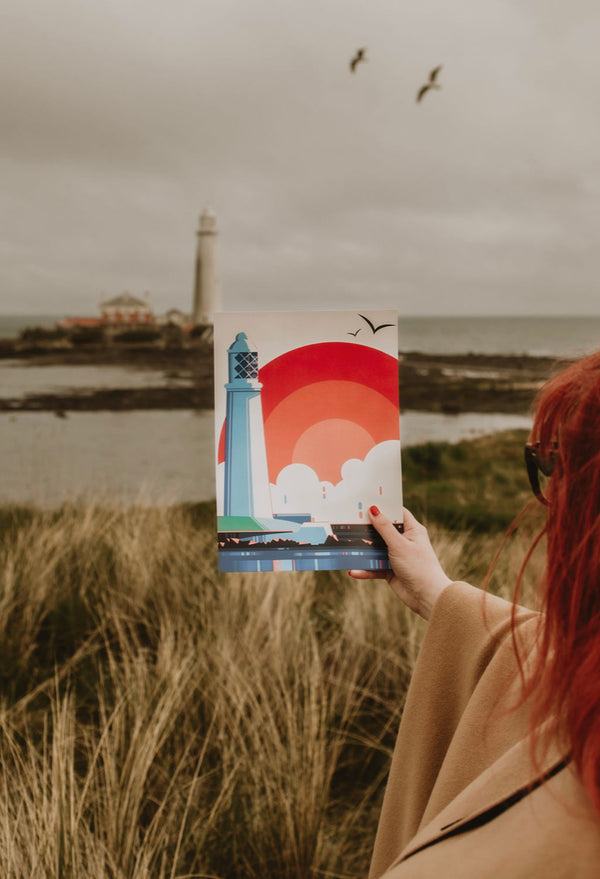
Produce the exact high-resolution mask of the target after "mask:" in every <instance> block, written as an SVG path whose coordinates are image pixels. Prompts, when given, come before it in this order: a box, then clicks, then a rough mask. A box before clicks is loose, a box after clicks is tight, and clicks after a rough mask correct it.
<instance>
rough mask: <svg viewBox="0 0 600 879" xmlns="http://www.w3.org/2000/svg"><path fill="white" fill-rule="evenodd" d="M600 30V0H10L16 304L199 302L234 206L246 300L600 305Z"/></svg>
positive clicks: (5, 81)
mask: <svg viewBox="0 0 600 879" xmlns="http://www.w3.org/2000/svg"><path fill="white" fill-rule="evenodd" d="M599 26H600V4H598V2H597V0H569V2H566V0H452V2H449V0H361V2H358V0H4V3H3V4H2V12H1V13H0V33H1V35H2V36H1V37H0V41H1V44H2V45H1V52H0V95H1V121H2V128H1V132H2V134H1V142H0V163H1V181H2V195H3V205H2V228H1V230H0V241H1V251H0V272H1V280H0V311H1V312H3V313H10V312H27V313H35V312H40V313H41V312H63V313H69V314H93V313H96V309H97V304H98V302H99V300H100V297H101V296H102V295H103V294H105V295H107V296H113V295H116V294H117V293H121V292H123V291H125V290H128V291H129V292H131V293H133V294H135V295H140V296H141V295H143V293H144V291H149V292H150V296H151V302H152V304H153V305H154V307H155V308H156V309H157V311H161V310H165V309H166V308H168V307H171V306H176V307H179V308H182V309H185V310H189V309H191V303H192V286H193V269H194V253H195V247H196V235H195V233H196V229H197V226H198V217H199V214H200V213H201V211H202V209H203V207H204V206H206V205H209V206H211V207H212V208H213V210H214V211H215V212H216V214H217V218H218V226H219V230H220V238H219V255H220V265H221V276H222V284H223V307H224V309H225V310H243V309H245V308H248V309H269V308H275V309H290V308H296V307H307V308H313V307H319V308H345V307H348V308H354V307H359V306H364V305H365V303H368V304H369V305H370V306H372V307H377V308H397V309H399V310H400V311H401V312H402V313H405V314H426V315H431V314H433V315H435V314H513V313H514V314H536V313H542V314H600V299H599V297H598V277H599V271H598V269H599V267H600V251H599V249H598V247H597V243H596V238H597V235H598V231H599V228H600V224H599V222H598V220H599V211H598V205H599V200H600V112H599V108H600V87H599V86H600V59H599V54H598V37H599V34H600V27H599ZM359 46H366V47H367V58H368V61H367V63H364V64H361V65H359V66H358V68H357V70H356V72H355V74H351V73H350V70H349V61H350V58H351V57H352V55H353V53H354V51H355V50H356V49H357V48H358V47H359ZM439 64H441V65H443V68H442V71H441V73H440V75H439V82H440V84H441V89H440V90H439V91H431V92H429V93H428V94H427V95H426V96H425V98H424V99H423V101H422V103H419V104H417V103H416V101H415V96H416V93H417V90H418V88H419V86H420V85H421V84H422V83H423V82H424V81H425V80H426V78H427V76H428V73H429V71H430V70H431V69H432V68H433V67H435V66H437V65H439Z"/></svg>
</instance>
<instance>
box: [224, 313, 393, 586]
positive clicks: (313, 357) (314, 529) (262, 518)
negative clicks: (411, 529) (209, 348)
mask: <svg viewBox="0 0 600 879" xmlns="http://www.w3.org/2000/svg"><path fill="white" fill-rule="evenodd" d="M214 336H215V342H214V344H215V431H216V458H217V461H216V473H217V531H218V543H219V568H220V570H221V571H282V570H286V571H292V570H331V569H341V570H348V569H351V568H363V569H382V570H383V569H387V568H388V567H389V562H388V558H387V552H386V549H385V544H383V542H382V541H381V539H380V538H379V536H378V535H377V533H376V532H375V530H374V528H373V527H372V525H371V524H370V522H369V516H368V507H369V506H370V505H371V504H377V506H379V507H380V509H381V510H382V511H383V512H385V513H386V515H387V516H389V517H390V518H391V519H392V520H394V521H395V522H397V523H401V521H402V489H401V467H400V426H399V403H398V332H397V318H396V312H394V311H376V310H369V309H365V310H362V311H360V312H355V311H343V312H342V311H324V312H320V311H316V312H315V311H313V312H269V313H265V312H249V313H232V314H217V315H215V328H214ZM399 527H400V525H399Z"/></svg>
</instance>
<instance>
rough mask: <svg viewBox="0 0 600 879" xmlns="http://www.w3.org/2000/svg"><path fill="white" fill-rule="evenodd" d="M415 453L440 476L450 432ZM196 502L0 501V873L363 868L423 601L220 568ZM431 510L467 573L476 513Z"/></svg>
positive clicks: (456, 566)
mask: <svg viewBox="0 0 600 879" xmlns="http://www.w3.org/2000/svg"><path fill="white" fill-rule="evenodd" d="M423 454H424V455H425V457H426V459H427V461H429V463H427V461H425V463H423V458H421V461H420V462H419V459H418V456H417V457H416V458H415V461H414V466H415V467H417V466H425V467H426V469H427V468H428V467H429V466H430V464H431V460H432V458H431V455H432V454H433V455H434V456H435V455H436V454H439V457H440V460H441V464H440V466H439V468H438V470H437V473H436V476H435V478H436V479H442V478H445V477H447V475H448V474H447V472H446V471H447V461H448V460H450V461H452V462H453V461H454V458H453V457H452V455H453V454H454V453H452V454H451V453H449V452H448V451H447V450H445V449H440V450H439V451H438V452H437V453H436V452H434V453H432V452H431V451H430V450H428V451H427V452H425V453H423ZM448 456H449V457H448ZM426 475H427V474H426ZM453 478H455V477H453ZM414 484H415V489H416V487H417V477H416V476H415V478H414ZM463 490H464V493H465V495H466V494H468V490H467V488H466V487H465V486H463ZM485 490H486V491H487V490H488V489H487V488H486V489H485ZM473 492H474V493H475V494H476V493H477V489H476V487H474V488H473ZM213 512H214V511H213V508H212V507H211V506H210V505H208V506H198V507H194V506H181V507H165V508H160V507H153V508H148V507H143V506H128V507H123V506H119V505H110V504H105V503H104V504H102V505H94V504H93V503H86V504H84V505H65V506H63V507H62V508H61V509H59V510H53V511H40V510H34V509H9V508H6V509H4V510H3V511H2V514H1V516H0V558H1V564H0V610H1V612H0V676H1V678H0V683H1V686H0V785H1V795H0V873H1V874H2V876H6V877H10V879H13V877H15V879H16V877H25V876H28V877H29V876H45V877H51V879H59V877H60V879H75V877H77V879H80V877H82V876H85V877H89V879H100V877H109V879H141V877H149V876H151V877H156V879H184V877H189V879H191V877H205V879H208V877H218V879H236V877H249V879H252V877H261V879H264V877H265V876H270V877H271V876H272V877H278V879H280V877H281V879H307V877H315V879H317V877H323V879H324V877H329V879H332V877H338V879H349V877H359V876H364V875H366V872H367V868H368V862H369V857H370V852H371V849H372V845H373V840H374V834H375V828H376V822H377V815H378V811H379V808H380V804H381V798H382V795H383V790H384V785H385V779H386V775H387V771H388V767H389V761H390V757H391V753H392V749H393V745H394V740H395V734H396V731H397V727H398V723H399V720H400V716H401V712H402V706H403V703H404V699H405V694H406V688H407V683H408V680H409V678H410V674H411V670H412V667H413V665H414V662H415V658H416V656H417V653H418V649H419V644H420V640H421V637H422V634H423V629H424V626H423V623H422V621H421V620H419V619H418V618H416V617H415V616H414V615H412V614H411V613H410V612H408V611H406V610H405V609H404V608H403V607H402V606H401V605H400V603H399V602H398V601H397V599H395V597H394V595H393V594H392V592H391V591H390V590H389V587H388V586H387V584H386V583H384V582H382V581H360V582H359V581H353V580H352V579H351V578H349V577H348V576H347V575H346V574H344V573H340V572H328V573H327V572H323V573H297V574H284V573H281V574H239V575H233V574H229V575H221V574H218V572H217V559H216V545H215V544H216V540H215V533H214V525H213V522H214V518H213ZM429 525H430V530H431V537H432V541H433V543H434V545H435V547H436V549H437V550H438V552H439V554H440V557H441V559H442V562H443V564H444V565H445V566H446V569H447V570H448V572H449V574H450V575H451V576H453V577H455V578H467V579H471V581H472V582H473V581H474V582H476V583H481V582H482V580H483V578H484V576H485V571H486V568H487V561H489V560H490V559H491V558H492V557H493V555H494V553H495V551H496V550H497V548H498V545H499V542H500V540H501V534H500V532H499V531H498V528H497V523H496V521H495V519H494V518H493V517H492V519H491V520H490V523H489V527H488V528H487V529H484V528H479V529H476V530H473V529H471V530H465V529H458V528H454V529H450V528H448V527H447V526H444V525H443V524H439V522H437V521H436V519H435V517H432V519H431V520H430V521H429ZM529 542H530V533H529V531H528V530H527V528H521V529H520V530H519V531H517V533H516V534H515V535H513V537H512V538H511V540H510V541H509V543H508V545H507V547H506V549H505V552H504V553H503V554H502V556H501V560H500V563H499V565H498V566H497V569H496V573H495V576H494V578H493V581H492V588H493V589H494V590H495V591H499V592H504V593H507V594H510V592H511V588H512V586H513V585H514V573H515V571H516V570H518V567H519V563H520V561H521V560H522V558H523V556H524V555H525V552H526V548H527V546H528V545H529ZM542 564H543V559H542V558H541V557H540V555H539V554H538V556H536V558H535V559H534V561H533V566H532V570H531V572H530V574H529V579H528V581H527V583H526V588H529V589H531V588H532V586H533V584H534V583H535V581H536V580H537V579H538V578H539V577H540V575H541V566H542Z"/></svg>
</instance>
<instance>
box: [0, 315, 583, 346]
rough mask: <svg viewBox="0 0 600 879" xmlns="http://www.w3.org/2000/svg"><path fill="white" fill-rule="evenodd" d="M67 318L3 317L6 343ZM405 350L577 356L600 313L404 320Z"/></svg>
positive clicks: (401, 339)
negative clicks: (22, 331)
mask: <svg viewBox="0 0 600 879" xmlns="http://www.w3.org/2000/svg"><path fill="white" fill-rule="evenodd" d="M62 317H64V315H62V314H39V315H31V314H30V315H19V314H8V315H7V314H0V339H2V338H4V339H14V338H16V337H17V336H18V335H19V332H20V331H21V330H23V329H25V327H32V326H36V327H46V328H49V329H51V328H53V327H54V326H55V324H56V321H57V320H60V319H61V318H62ZM398 328H399V346H400V350H401V351H423V352H425V353H427V354H465V353H468V352H474V353H479V354H532V355H535V356H550V357H566V356H577V355H581V354H585V353H588V352H590V351H593V350H595V349H596V348H600V315H595V316H584V317H535V316H531V317H521V316H519V317H493V316H491V317H454V316H448V317H439V316H438V317H403V316H402V315H399V318H398Z"/></svg>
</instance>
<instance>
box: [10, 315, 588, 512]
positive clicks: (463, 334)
mask: <svg viewBox="0 0 600 879" xmlns="http://www.w3.org/2000/svg"><path fill="white" fill-rule="evenodd" d="M60 317H62V315H56V314H46V315H0V339H1V338H16V337H17V336H18V334H19V333H20V331H21V330H23V329H24V328H26V327H32V326H39V327H46V328H52V327H54V326H55V323H56V321H57V320H58V319H60ZM399 347H400V351H401V352H402V351H422V352H424V353H430V354H433V353H436V354H441V353H444V354H464V353H468V352H473V353H482V354H505V355H520V354H529V355H534V356H550V357H556V358H563V357H572V356H580V355H582V354H585V353H588V352H590V351H592V350H595V349H596V348H600V316H593V317H543V318H540V317H533V316H531V317H504V316H503V317H456V316H452V317H439V316H438V317H405V318H402V317H400V319H399ZM172 382H173V377H172V376H166V375H165V374H164V373H162V372H161V371H160V370H156V369H148V370H140V369H139V368H135V367H125V366H123V367H120V366H114V365H107V366H64V365H59V366H44V367H40V366H34V365H30V364H28V363H25V362H23V361H18V360H5V361H2V360H0V397H4V398H6V397H14V396H19V395H23V394H27V393H42V392H52V391H61V390H68V389H72V388H79V389H81V388H86V387H89V388H92V387H93V388H99V387H103V388H107V387H119V388H125V387H140V386H148V387H150V386H154V387H155V386H157V385H161V384H167V383H172ZM529 426H530V420H529V418H528V417H527V416H518V415H516V416H515V415H506V414H500V413H487V414H481V413H469V412H466V413H461V414H458V415H444V414H437V413H430V412H410V411H408V412H403V414H402V417H401V435H402V445H403V447H407V446H410V445H416V444H418V443H423V442H428V441H441V440H445V441H449V442H456V441H458V440H461V439H464V438H470V437H475V436H479V435H482V434H485V433H493V432H495V431H498V430H504V429H509V428H525V429H527V428H528V427H529ZM213 431H214V428H213V416H212V413H211V412H198V411H192V410H169V411H166V410H165V411H161V410H158V411H139V410H137V411H128V412H72V413H71V412H69V413H53V412H19V411H15V412H10V413H9V412H6V413H0V455H1V456H2V461H3V474H2V479H1V480H0V504H3V503H4V504H8V503H11V504H14V503H17V504H20V503H22V504H35V505H37V506H40V507H54V506H58V505H59V504H61V503H62V502H64V501H67V500H70V501H73V500H92V501H99V502H102V501H106V500H110V501H117V502H121V503H133V502H135V503H141V504H173V503H180V502H198V501H205V500H211V499H213V498H214V496H215V481H214V473H213V470H214V440H213Z"/></svg>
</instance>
